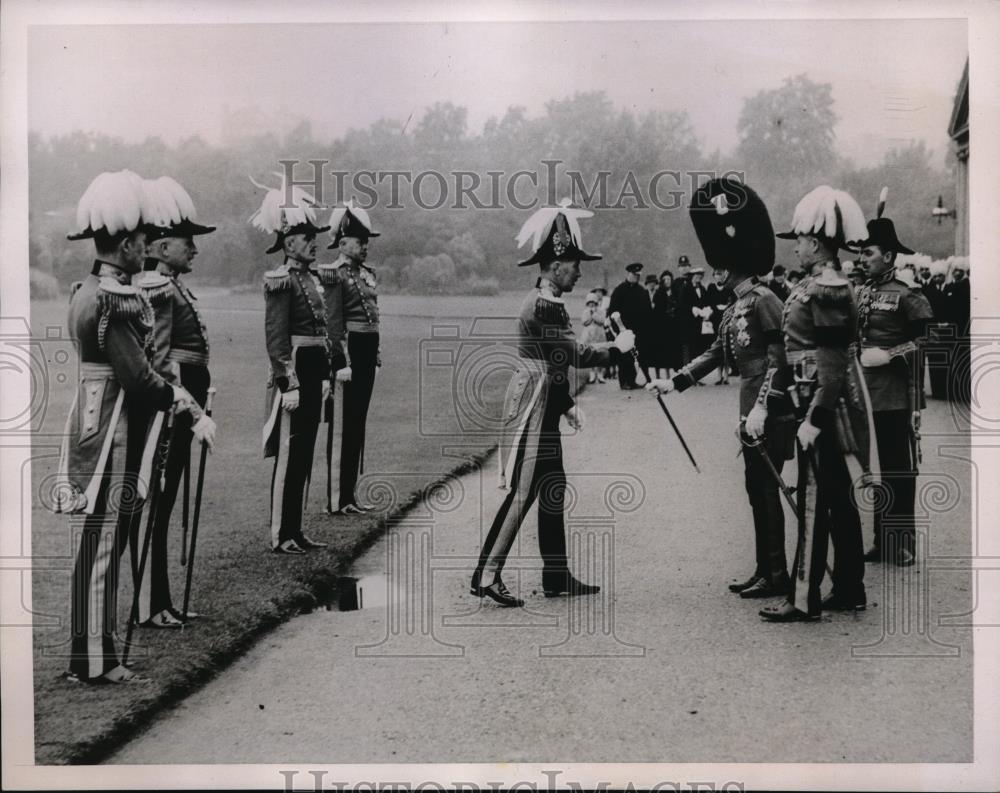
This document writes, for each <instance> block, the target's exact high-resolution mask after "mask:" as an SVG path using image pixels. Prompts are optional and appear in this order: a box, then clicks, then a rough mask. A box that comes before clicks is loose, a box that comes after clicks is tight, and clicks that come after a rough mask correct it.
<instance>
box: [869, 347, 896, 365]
mask: <svg viewBox="0 0 1000 793" xmlns="http://www.w3.org/2000/svg"><path fill="white" fill-rule="evenodd" d="M891 361H892V356H891V355H889V353H888V352H886V351H885V350H883V349H881V348H880V347H865V349H863V350H862V351H861V365H862V366H864V367H865V368H866V369H869V368H872V367H875V366H887V365H888V364H889V363H890V362H891Z"/></svg>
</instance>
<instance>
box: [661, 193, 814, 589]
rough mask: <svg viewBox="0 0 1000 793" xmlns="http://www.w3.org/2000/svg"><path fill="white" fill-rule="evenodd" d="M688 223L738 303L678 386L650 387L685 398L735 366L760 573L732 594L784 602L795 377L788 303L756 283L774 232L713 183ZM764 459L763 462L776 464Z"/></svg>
mask: <svg viewBox="0 0 1000 793" xmlns="http://www.w3.org/2000/svg"><path fill="white" fill-rule="evenodd" d="M690 214H691V221H692V223H693V224H694V228H695V232H696V234H697V235H698V241H699V242H700V243H701V245H702V248H703V249H704V251H705V260H706V261H707V262H708V263H709V265H710V266H711V267H713V268H714V269H715V271H716V273H720V272H721V273H723V274H724V280H723V282H722V283H723V284H724V286H726V287H728V288H730V289H732V290H733V293H734V294H735V297H736V300H735V302H734V303H732V304H730V305H729V306H727V307H726V308H725V310H724V311H723V314H722V318H721V320H720V322H719V331H718V335H717V336H716V338H715V340H714V341H713V342H712V344H711V345H710V346H709V348H708V349H707V350H705V352H703V353H702V354H701V355H699V356H698V357H697V358H695V359H694V360H693V361H691V363H690V364H688V365H687V366H685V367H684V368H683V369H681V371H680V372H678V373H677V375H676V376H675V377H673V379H670V380H654V381H653V382H651V383H650V385H649V386H648V387H649V388H651V389H653V388H655V389H658V390H659V391H660V392H662V393H669V392H671V391H678V392H681V391H685V390H686V389H688V388H690V387H691V386H693V385H694V384H695V383H697V382H698V381H699V380H701V378H702V377H704V376H705V375H707V374H708V373H709V372H711V371H712V370H713V369H715V368H716V367H720V366H721V367H725V368H728V366H729V365H731V364H733V363H735V364H737V369H738V370H739V373H740V396H739V410H740V414H739V421H740V424H739V433H740V436H741V439H742V440H743V443H744V447H745V448H744V449H743V465H744V484H745V487H746V492H747V496H748V498H749V500H750V510H751V513H752V515H753V525H754V547H755V567H754V571H753V574H752V575H750V576H749V578H747V579H746V580H745V581H741V582H739V583H734V584H731V585H730V587H729V589H730V591H732V592H736V593H739V594H740V596H741V597H744V598H763V597H772V596H777V595H787V594H788V592H789V591H790V588H791V581H790V579H789V577H788V567H787V563H786V560H785V514H784V510H783V508H782V505H781V493H780V491H779V483H778V480H777V477H779V476H780V474H781V469H782V467H783V466H784V464H785V460H786V459H791V457H792V449H793V446H792V443H793V439H794V433H795V423H794V422H795V417H794V413H793V411H792V403H791V400H790V398H789V395H788V385H789V381H790V369H789V366H788V362H787V360H786V357H785V344H784V339H783V337H782V333H781V321H782V308H783V307H782V302H781V299H780V298H779V297H777V295H775V294H774V292H772V291H771V290H770V289H769V288H768V287H767V286H765V285H764V284H762V283H761V282H760V281H759V280H758V278H759V277H760V276H762V275H764V274H766V273H767V272H768V271H769V270H770V269H771V266H772V265H773V264H774V230H773V228H772V227H771V219H770V217H769V216H768V213H767V207H766V206H765V205H764V202H763V201H762V200H761V199H760V198H759V197H758V195H757V194H756V193H755V192H754V191H753V190H752V189H751V188H750V187H748V186H747V185H745V184H742V183H741V182H737V181H736V180H734V179H732V178H728V177H727V178H724V179H712V180H711V181H709V182H707V183H706V184H704V185H703V186H702V187H700V188H698V190H697V191H695V194H694V196H693V198H692V201H691V208H690ZM763 455H767V460H769V461H770V466H768V463H767V460H765V459H764V457H763Z"/></svg>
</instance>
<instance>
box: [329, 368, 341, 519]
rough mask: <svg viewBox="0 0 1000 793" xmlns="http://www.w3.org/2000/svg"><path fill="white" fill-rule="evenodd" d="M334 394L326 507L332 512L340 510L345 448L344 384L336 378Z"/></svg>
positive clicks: (333, 388) (333, 384)
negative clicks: (342, 453) (341, 468)
mask: <svg viewBox="0 0 1000 793" xmlns="http://www.w3.org/2000/svg"><path fill="white" fill-rule="evenodd" d="M330 388H331V393H332V394H333V411H332V413H331V415H330V421H332V422H333V434H332V436H330V437H331V441H330V448H329V449H327V460H326V464H327V474H328V475H327V494H326V505H327V508H328V509H330V510H336V509H340V465H341V459H340V458H341V452H342V451H343V448H344V383H343V382H342V381H340V380H337V379H336V378H334V381H333V383H332V385H331V386H330Z"/></svg>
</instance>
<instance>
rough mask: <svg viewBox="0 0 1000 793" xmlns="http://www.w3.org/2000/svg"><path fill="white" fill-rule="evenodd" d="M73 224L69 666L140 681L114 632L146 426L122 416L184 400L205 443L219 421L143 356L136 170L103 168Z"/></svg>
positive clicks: (67, 449)
mask: <svg viewBox="0 0 1000 793" xmlns="http://www.w3.org/2000/svg"><path fill="white" fill-rule="evenodd" d="M77 225H78V227H79V231H77V232H76V233H74V234H71V235H70V236H69V239H71V240H82V239H92V240H93V241H94V246H95V248H96V257H95V259H94V263H93V267H92V268H91V272H90V275H89V276H88V277H87V278H86V279H84V281H82V282H81V283H79V284H74V289H73V294H72V297H71V298H70V306H69V319H68V323H67V324H68V326H69V332H70V335H71V336H72V337H73V339H74V340H75V342H76V343H77V347H78V351H79V355H80V381H79V386H78V390H77V395H76V399H75V401H74V403H73V407H72V408H71V410H70V415H69V418H68V420H67V423H66V434H65V437H64V439H63V446H62V450H61V453H60V461H59V479H58V481H59V484H58V486H57V489H56V492H55V494H54V508H55V509H56V511H57V512H64V513H69V514H71V515H74V516H79V517H81V518H82V534H81V538H80V550H79V553H78V554H77V557H76V565H75V566H74V568H73V585H72V587H73V588H72V615H71V619H70V633H71V657H70V671H69V677H70V679H72V680H74V681H85V682H89V683H128V682H144V681H145V678H142V677H141V676H139V675H137V674H136V673H135V672H134V671H132V670H131V669H129V668H127V667H125V666H124V665H122V664H121V663H120V661H119V657H118V652H117V649H116V647H115V640H114V636H115V633H116V630H115V624H114V620H115V615H116V614H117V595H118V571H119V560H120V557H121V554H122V553H123V552H124V550H125V548H126V546H127V545H128V544H129V539H130V538H129V527H130V525H132V524H133V521H134V518H135V513H136V511H137V510H139V509H141V503H142V500H143V499H144V498H145V497H146V495H147V494H148V493H149V490H150V487H151V482H150V480H149V478H148V477H149V474H148V472H146V473H145V474H144V473H143V471H142V470H141V468H142V457H143V454H142V452H143V444H144V441H145V437H144V436H143V434H142V433H137V432H135V431H134V430H135V426H136V422H134V421H130V420H129V417H130V414H132V415H134V414H135V413H136V411H137V410H139V409H140V408H142V407H145V406H149V407H153V408H156V409H159V410H162V411H169V410H171V409H173V408H174V407H176V409H177V410H179V411H182V412H183V411H189V412H191V413H192V415H193V416H194V417H196V420H195V423H194V427H193V431H194V433H195V435H196V436H197V437H198V438H199V439H202V438H203V439H205V440H206V441H207V442H208V443H209V444H211V443H212V441H213V439H214V432H215V425H214V423H213V422H212V420H211V419H210V418H208V417H207V416H204V415H202V414H201V411H200V409H199V408H198V406H197V404H196V403H195V401H194V399H193V398H192V397H191V395H190V394H189V393H188V392H187V391H186V390H185V389H184V388H183V387H181V386H180V385H172V384H171V383H169V382H168V381H167V380H165V379H164V378H163V377H161V376H160V375H159V374H157V373H156V371H155V370H154V369H153V367H152V365H151V364H150V357H149V356H150V352H151V347H152V331H153V309H152V307H151V306H150V304H149V302H148V300H147V299H146V297H145V296H144V295H143V293H142V291H140V290H139V289H138V288H137V287H135V286H134V285H133V284H132V283H131V281H132V277H133V275H135V274H136V273H138V272H139V271H140V270H141V269H142V266H143V260H144V259H145V255H146V235H147V225H146V220H145V218H144V216H143V185H142V179H141V178H140V177H139V176H138V175H136V174H135V173H132V172H131V171H118V172H116V173H102V174H101V175H99V176H98V177H97V178H96V179H94V181H93V182H91V183H90V186H89V187H88V188H87V190H86V192H85V193H84V194H83V197H82V198H81V199H80V203H79V205H78V207H77Z"/></svg>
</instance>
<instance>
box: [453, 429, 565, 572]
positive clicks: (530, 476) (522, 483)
mask: <svg viewBox="0 0 1000 793" xmlns="http://www.w3.org/2000/svg"><path fill="white" fill-rule="evenodd" d="M525 442H526V438H522V444H523V443H525ZM511 453H512V454H514V453H518V452H515V451H514V450H512V452H511ZM518 456H519V459H518V460H517V462H516V463H515V465H514V469H513V475H512V476H511V481H510V486H511V489H510V492H509V493H508V494H507V497H506V498H505V499H504V500H503V503H502V504H501V505H500V509H499V510H497V514H496V517H495V518H494V519H493V523H492V525H491V526H490V530H489V532H488V533H487V535H486V539H485V541H484V542H483V549H482V552H481V553H480V556H479V564H478V565H477V567H476V572H475V574H474V575H473V579H472V583H473V586H478V585H479V584H480V583H482V585H483V586H489V585H490V584H492V583H493V582H494V581H495V580H496V579H497V578H499V577H500V573H501V572H502V570H503V566H504V563H505V562H506V560H507V555H508V554H509V553H510V549H511V548H512V547H513V545H514V541H515V539H516V538H517V534H518V531H519V530H520V528H521V524H522V523H523V522H524V517H525V515H527V514H528V510H530V509H531V505H532V504H533V503H534V502H535V499H538V550H539V552H540V553H541V555H542V562H543V564H544V572H545V573H549V574H558V573H564V572H566V571H567V570H568V568H569V563H568V561H567V558H566V528H565V518H564V516H563V510H564V504H565V495H566V470H565V468H564V467H563V455H562V436H561V435H560V433H559V415H558V414H556V415H554V416H551V415H546V416H545V418H544V419H543V421H542V432H541V439H540V441H539V444H538V450H537V454H536V456H534V457H531V456H529V455H528V454H524V453H518ZM526 466H528V467H530V473H529V472H528V471H527V470H526Z"/></svg>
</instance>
